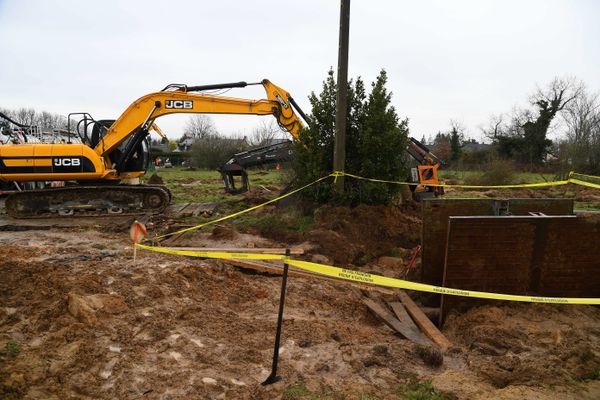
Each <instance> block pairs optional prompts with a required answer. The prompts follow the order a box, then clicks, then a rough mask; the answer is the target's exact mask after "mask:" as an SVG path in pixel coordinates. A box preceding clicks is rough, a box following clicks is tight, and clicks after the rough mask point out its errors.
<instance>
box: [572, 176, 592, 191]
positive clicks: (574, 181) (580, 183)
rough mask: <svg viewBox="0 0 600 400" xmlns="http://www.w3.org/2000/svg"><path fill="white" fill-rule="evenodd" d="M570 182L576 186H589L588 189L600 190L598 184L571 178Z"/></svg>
mask: <svg viewBox="0 0 600 400" xmlns="http://www.w3.org/2000/svg"><path fill="white" fill-rule="evenodd" d="M569 182H572V183H575V184H576V185H581V186H587V187H591V188H594V189H600V184H598V183H592V182H586V181H581V180H579V179H575V178H570V179H569Z"/></svg>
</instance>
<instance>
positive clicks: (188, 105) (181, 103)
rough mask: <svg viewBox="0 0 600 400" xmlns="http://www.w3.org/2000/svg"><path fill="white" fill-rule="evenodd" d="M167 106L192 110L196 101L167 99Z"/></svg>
mask: <svg viewBox="0 0 600 400" xmlns="http://www.w3.org/2000/svg"><path fill="white" fill-rule="evenodd" d="M165 108H178V109H186V110H191V109H192V108H194V102H193V101H192V100H167V101H165Z"/></svg>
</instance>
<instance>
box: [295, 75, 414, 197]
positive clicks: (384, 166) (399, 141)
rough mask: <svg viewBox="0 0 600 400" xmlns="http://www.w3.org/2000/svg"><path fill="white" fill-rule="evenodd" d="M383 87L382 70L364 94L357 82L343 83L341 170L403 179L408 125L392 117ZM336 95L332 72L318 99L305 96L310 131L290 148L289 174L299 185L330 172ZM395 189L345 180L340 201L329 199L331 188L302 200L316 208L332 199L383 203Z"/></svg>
mask: <svg viewBox="0 0 600 400" xmlns="http://www.w3.org/2000/svg"><path fill="white" fill-rule="evenodd" d="M386 83H387V75H386V73H385V71H383V70H382V71H381V73H380V74H379V76H378V77H377V79H376V81H375V82H373V84H372V89H371V93H370V94H369V95H367V93H366V91H365V88H364V84H363V82H362V80H361V79H360V78H358V79H356V80H355V81H350V82H349V85H348V117H347V129H346V166H345V169H346V172H348V173H351V174H355V175H361V176H365V177H369V178H378V179H384V180H396V181H397V180H405V178H406V176H407V173H408V170H407V168H406V166H405V151H404V149H405V148H406V142H407V136H408V120H407V119H404V120H401V119H400V118H399V117H398V115H397V114H396V110H395V109H394V107H393V106H392V105H391V96H392V94H391V93H390V92H388V91H387V89H386V87H385V85H386ZM336 95H337V85H336V82H335V80H334V77H333V71H329V75H328V77H327V79H326V80H325V82H323V91H322V92H321V93H320V94H319V95H318V96H317V95H315V94H314V93H312V94H311V96H310V102H311V105H312V115H311V124H310V128H308V129H305V130H303V131H302V132H301V133H300V138H301V141H302V143H296V145H295V147H294V153H295V162H294V171H295V173H296V178H297V184H298V185H299V186H300V185H305V184H307V183H310V182H312V181H314V180H316V179H317V178H320V177H322V176H325V175H328V174H329V173H331V172H332V169H333V148H334V140H335V109H336ZM329 182H331V181H329ZM329 182H328V183H329ZM400 190H401V186H399V185H391V184H390V185H388V184H382V183H372V182H367V181H361V180H356V179H352V178H346V179H345V192H344V194H343V195H342V196H339V197H337V196H335V194H334V192H333V185H331V184H321V185H317V186H313V187H311V188H310V189H309V190H307V191H305V192H304V195H305V196H308V197H309V198H310V199H311V200H314V201H316V202H318V203H325V202H328V201H330V200H333V199H334V198H335V199H336V200H337V201H338V202H341V203H346V204H349V205H357V204H359V203H366V204H386V203H390V202H391V201H393V200H394V199H395V198H396V197H397V195H398V194H399V193H400Z"/></svg>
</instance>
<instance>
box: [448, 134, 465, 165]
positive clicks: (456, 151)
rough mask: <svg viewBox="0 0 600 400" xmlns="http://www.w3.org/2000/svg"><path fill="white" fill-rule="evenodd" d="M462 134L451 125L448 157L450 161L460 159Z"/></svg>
mask: <svg viewBox="0 0 600 400" xmlns="http://www.w3.org/2000/svg"><path fill="white" fill-rule="evenodd" d="M461 142H462V134H461V133H460V132H459V131H458V129H457V128H456V127H455V126H453V127H452V130H451V131H450V159H451V160H452V162H457V161H458V160H460V156H461V154H462V143H461Z"/></svg>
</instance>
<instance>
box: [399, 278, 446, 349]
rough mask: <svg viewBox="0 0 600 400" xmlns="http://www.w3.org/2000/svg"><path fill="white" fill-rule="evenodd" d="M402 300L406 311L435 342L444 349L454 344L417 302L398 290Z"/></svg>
mask: <svg viewBox="0 0 600 400" xmlns="http://www.w3.org/2000/svg"><path fill="white" fill-rule="evenodd" d="M398 293H399V296H400V300H402V303H403V304H404V307H405V308H406V311H408V313H409V314H410V316H411V317H412V319H413V320H414V321H415V323H416V324H417V326H418V327H419V328H421V331H423V333H425V335H427V337H429V338H430V339H431V340H433V342H434V343H435V344H437V345H438V346H439V347H440V348H441V349H442V351H446V350H448V348H449V347H450V346H451V345H452V344H451V343H450V341H449V340H448V339H447V338H446V336H444V334H443V333H442V332H440V330H439V329H438V328H437V327H436V326H435V325H434V324H433V322H431V320H430V319H429V318H427V316H426V315H425V313H424V312H423V311H422V310H421V309H420V308H419V306H417V305H416V304H415V302H414V301H413V300H412V299H411V298H410V297H409V296H408V294H406V292H405V291H403V290H399V291H398Z"/></svg>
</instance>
